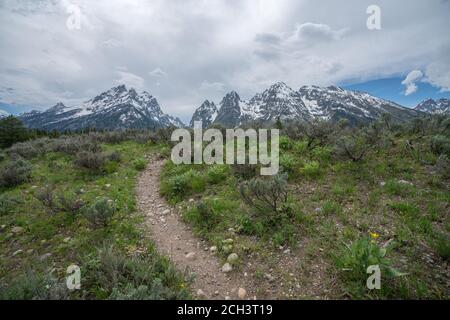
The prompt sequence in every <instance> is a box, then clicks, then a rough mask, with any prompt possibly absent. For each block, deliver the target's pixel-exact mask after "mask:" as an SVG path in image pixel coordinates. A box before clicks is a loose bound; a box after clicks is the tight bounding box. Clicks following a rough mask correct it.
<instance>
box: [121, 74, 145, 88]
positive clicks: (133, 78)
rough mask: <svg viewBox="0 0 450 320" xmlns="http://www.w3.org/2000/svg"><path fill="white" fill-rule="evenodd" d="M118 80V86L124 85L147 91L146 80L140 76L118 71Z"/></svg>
mask: <svg viewBox="0 0 450 320" xmlns="http://www.w3.org/2000/svg"><path fill="white" fill-rule="evenodd" d="M117 75H118V76H119V78H118V79H116V80H115V82H116V84H124V85H126V86H127V87H133V88H135V89H137V90H144V89H145V80H144V78H142V77H140V76H138V75H137V74H134V73H131V72H129V71H121V70H118V71H117Z"/></svg>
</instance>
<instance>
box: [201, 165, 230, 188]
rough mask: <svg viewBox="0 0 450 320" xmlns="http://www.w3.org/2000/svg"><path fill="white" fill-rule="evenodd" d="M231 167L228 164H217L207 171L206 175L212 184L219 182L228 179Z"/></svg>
mask: <svg viewBox="0 0 450 320" xmlns="http://www.w3.org/2000/svg"><path fill="white" fill-rule="evenodd" d="M228 172H229V168H228V166H226V165H215V166H212V167H210V168H209V169H208V171H206V177H207V179H208V182H209V183H211V184H218V183H221V182H223V181H225V180H226V178H227V176H228Z"/></svg>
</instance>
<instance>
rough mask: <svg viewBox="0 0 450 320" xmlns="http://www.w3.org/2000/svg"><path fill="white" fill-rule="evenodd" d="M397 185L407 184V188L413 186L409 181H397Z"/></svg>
mask: <svg viewBox="0 0 450 320" xmlns="http://www.w3.org/2000/svg"><path fill="white" fill-rule="evenodd" d="M398 183H401V184H407V185H409V186H413V185H414V184H413V183H412V182H409V181H406V180H398Z"/></svg>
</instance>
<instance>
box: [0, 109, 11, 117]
mask: <svg viewBox="0 0 450 320" xmlns="http://www.w3.org/2000/svg"><path fill="white" fill-rule="evenodd" d="M7 116H9V113H8V112H6V111H5V110H2V109H0V118H4V117H7Z"/></svg>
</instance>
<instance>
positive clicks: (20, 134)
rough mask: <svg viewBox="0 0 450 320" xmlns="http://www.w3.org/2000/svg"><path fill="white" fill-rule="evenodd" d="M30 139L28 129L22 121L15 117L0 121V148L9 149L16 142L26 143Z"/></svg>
mask: <svg viewBox="0 0 450 320" xmlns="http://www.w3.org/2000/svg"><path fill="white" fill-rule="evenodd" d="M29 137H30V134H29V132H28V129H27V128H25V126H24V125H23V123H22V121H20V120H19V119H18V118H16V117H14V116H9V117H6V118H3V119H0V148H1V149H4V148H9V147H10V146H12V145H13V144H14V143H16V142H21V141H25V140H27V139H28V138H29Z"/></svg>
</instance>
